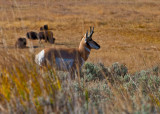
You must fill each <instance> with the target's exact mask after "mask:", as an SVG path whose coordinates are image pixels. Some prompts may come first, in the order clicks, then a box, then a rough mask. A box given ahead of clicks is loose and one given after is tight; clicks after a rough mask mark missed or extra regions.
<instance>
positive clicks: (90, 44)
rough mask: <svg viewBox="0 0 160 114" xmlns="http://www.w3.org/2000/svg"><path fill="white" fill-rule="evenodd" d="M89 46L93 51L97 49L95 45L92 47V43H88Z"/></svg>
mask: <svg viewBox="0 0 160 114" xmlns="http://www.w3.org/2000/svg"><path fill="white" fill-rule="evenodd" d="M89 46H90V47H91V48H93V49H99V47H98V46H96V45H94V44H92V43H89Z"/></svg>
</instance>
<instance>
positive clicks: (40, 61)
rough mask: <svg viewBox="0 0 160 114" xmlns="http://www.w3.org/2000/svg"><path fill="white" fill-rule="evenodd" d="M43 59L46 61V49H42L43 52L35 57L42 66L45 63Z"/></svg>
mask: <svg viewBox="0 0 160 114" xmlns="http://www.w3.org/2000/svg"><path fill="white" fill-rule="evenodd" d="M43 61H44V50H42V51H41V52H39V53H38V54H37V55H36V57H35V62H36V63H37V64H38V65H40V66H42V64H43Z"/></svg>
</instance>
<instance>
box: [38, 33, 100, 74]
mask: <svg viewBox="0 0 160 114" xmlns="http://www.w3.org/2000/svg"><path fill="white" fill-rule="evenodd" d="M89 43H90V45H91V44H92V45H91V46H92V48H94V49H99V48H100V46H99V45H98V44H97V43H95V42H94V41H90V42H89ZM94 43H95V44H96V45H98V47H96V46H95V47H94ZM90 50H91V47H90V46H89V45H87V43H86V35H85V36H84V37H83V38H82V40H81V42H80V45H79V48H47V49H44V50H42V51H41V52H40V53H39V54H37V55H36V58H35V61H36V63H37V64H39V65H40V66H47V65H50V66H53V67H54V68H56V69H58V70H63V71H68V72H70V73H71V75H72V76H74V73H75V72H78V71H80V69H81V67H82V65H83V64H84V62H85V61H86V60H87V59H88V57H89V54H90Z"/></svg>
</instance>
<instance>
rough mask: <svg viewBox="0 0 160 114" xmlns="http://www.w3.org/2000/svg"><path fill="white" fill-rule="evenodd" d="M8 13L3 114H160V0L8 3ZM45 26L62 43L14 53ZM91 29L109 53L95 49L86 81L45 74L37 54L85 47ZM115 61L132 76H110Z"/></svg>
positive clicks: (0, 44)
mask: <svg viewBox="0 0 160 114" xmlns="http://www.w3.org/2000/svg"><path fill="white" fill-rule="evenodd" d="M0 11H1V16H0V68H1V70H0V72H1V75H0V76H1V79H0V88H1V89H0V101H1V102H0V111H1V112H4V113H12V112H15V113H22V112H26V113H49V112H52V111H53V112H55V113H60V112H66V113H88V112H89V113H93V112H94V113H106V112H108V113H122V112H123V113H160V87H159V86H160V85H159V82H160V81H159V80H160V76H159V67H158V65H159V63H160V59H159V58H160V54H159V52H160V1H159V0H0ZM44 24H48V26H49V28H50V29H51V30H52V31H53V34H54V37H55V38H56V41H55V44H53V45H52V44H48V43H45V42H42V44H39V42H38V41H32V40H27V46H28V48H26V49H16V48H15V47H14V44H15V41H16V39H17V38H19V37H26V33H27V32H28V31H36V32H38V31H39V28H40V27H41V26H43V25H44ZM90 26H94V27H95V33H94V35H93V39H94V40H95V41H96V42H98V43H99V44H100V46H101V49H100V50H98V51H97V50H92V52H91V54H90V56H89V59H88V60H87V61H88V62H90V63H87V64H86V65H85V66H84V68H83V71H82V74H83V75H84V76H85V77H86V78H84V79H83V78H82V79H81V80H79V79H78V78H77V79H76V80H74V81H71V80H65V77H66V75H67V73H63V72H61V73H60V74H59V73H58V74H57V72H58V71H54V70H53V69H47V70H46V71H45V72H44V73H40V70H39V68H38V66H37V65H36V64H35V63H34V55H35V54H36V53H38V52H39V51H40V50H42V49H44V48H47V47H69V48H74V47H78V46H79V42H80V40H81V38H82V37H83V35H84V34H85V33H86V31H87V30H89V27H90ZM35 47H36V48H35ZM115 62H119V63H120V65H121V64H124V65H125V66H126V67H127V68H128V73H127V74H126V75H125V76H122V74H123V73H122V74H118V76H117V74H116V76H115V73H113V72H116V71H110V73H109V74H108V73H107V71H106V69H107V70H108V69H112V67H113V66H114V65H113V63H115ZM93 63H94V65H93ZM98 63H101V64H103V65H104V66H105V67H104V66H103V68H101V67H100V66H101V65H99V64H98ZM97 64H98V65H97ZM87 65H88V67H87ZM111 66H112V67H111ZM99 67H100V69H103V70H100V69H99ZM87 69H88V70H87ZM119 70H120V71H119ZM121 70H122V71H123V69H121V68H120V67H119V66H118V70H117V72H122V71H121ZM88 71H90V73H89V72H88ZM92 72H93V73H92ZM100 72H103V73H100ZM99 73H100V74H99ZM94 74H96V75H94ZM61 77H63V78H61ZM94 77H96V78H94ZM100 77H103V78H104V77H105V78H104V79H103V80H102V79H101V78H100ZM109 77H111V79H110V78H109ZM138 79H139V80H138Z"/></svg>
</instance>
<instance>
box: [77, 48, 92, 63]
mask: <svg viewBox="0 0 160 114" xmlns="http://www.w3.org/2000/svg"><path fill="white" fill-rule="evenodd" d="M79 52H80V55H81V58H83V60H84V61H86V60H87V59H88V57H89V54H90V49H89V48H88V47H86V46H84V47H80V48H79Z"/></svg>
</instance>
